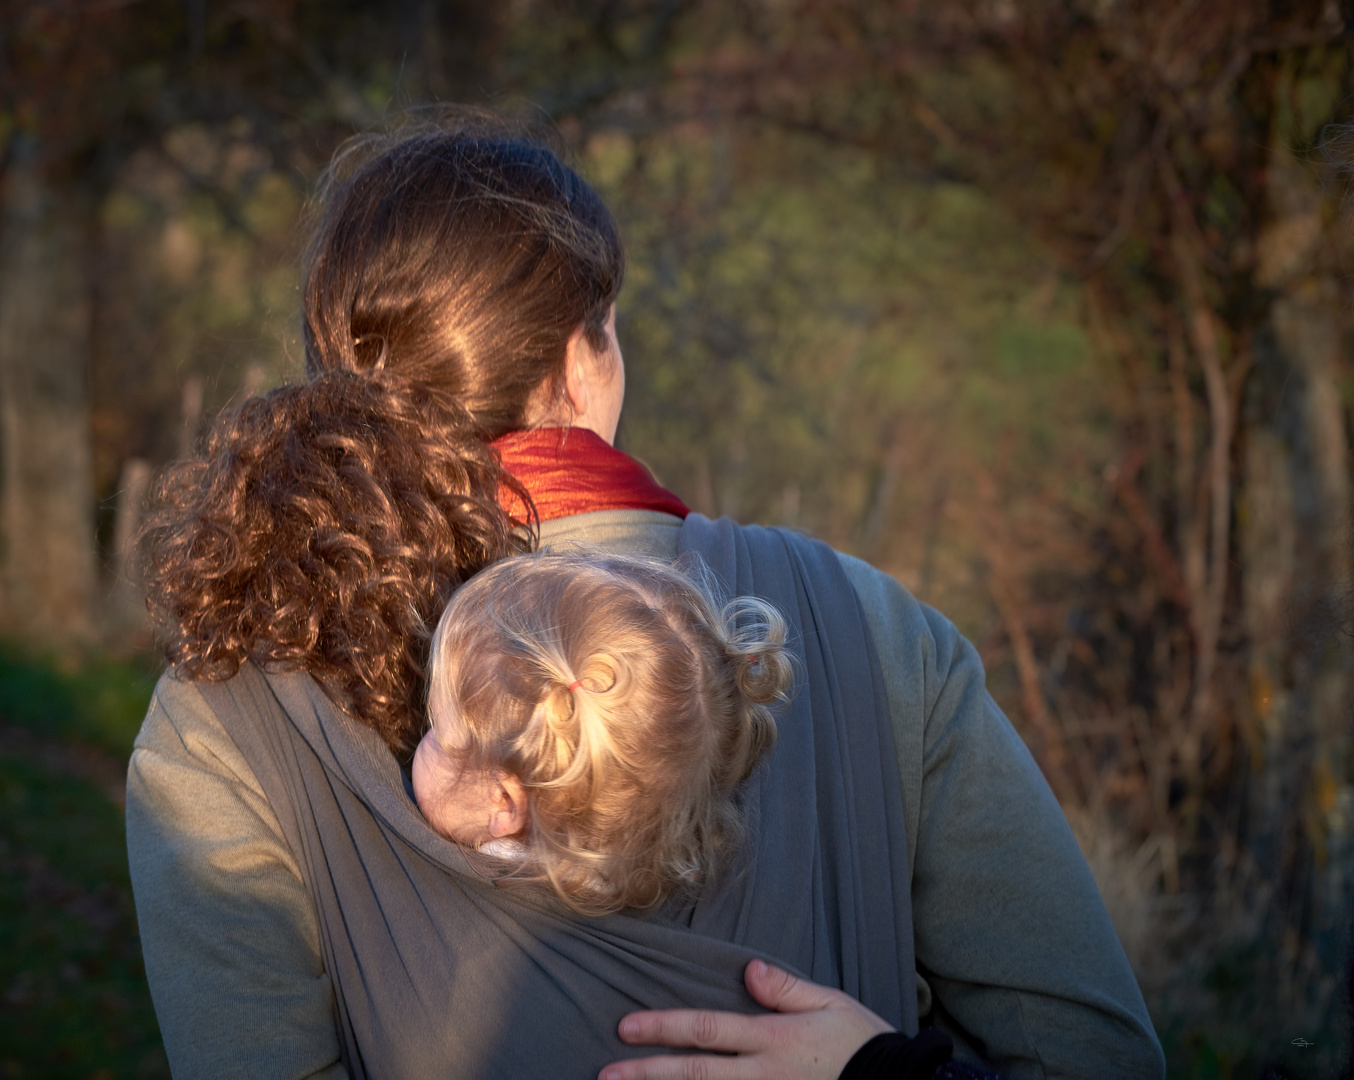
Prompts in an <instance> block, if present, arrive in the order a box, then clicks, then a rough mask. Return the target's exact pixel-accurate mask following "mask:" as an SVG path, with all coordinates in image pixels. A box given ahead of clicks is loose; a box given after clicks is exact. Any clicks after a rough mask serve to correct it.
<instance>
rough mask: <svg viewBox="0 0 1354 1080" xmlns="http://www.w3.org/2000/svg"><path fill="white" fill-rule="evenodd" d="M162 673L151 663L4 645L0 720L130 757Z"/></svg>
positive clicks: (1, 649)
mask: <svg viewBox="0 0 1354 1080" xmlns="http://www.w3.org/2000/svg"><path fill="white" fill-rule="evenodd" d="M158 671H159V669H158V667H157V666H154V665H153V664H152V663H151V662H150V661H149V660H146V659H138V660H121V659H117V658H115V657H111V656H106V655H103V654H100V653H94V652H91V653H87V654H84V655H77V656H73V657H61V656H58V655H55V654H48V653H40V652H34V651H32V650H28V649H25V648H23V647H22V646H20V645H17V644H15V643H13V642H6V641H0V720H3V721H4V722H5V723H7V724H16V725H19V726H21V727H25V728H28V729H29V730H31V731H33V732H34V733H36V734H38V735H41V736H43V737H44V738H48V739H57V740H74V741H77V742H82V743H85V744H87V745H90V746H95V747H98V748H99V749H101V750H106V751H108V752H109V753H113V754H121V755H123V756H124V757H125V756H126V755H128V754H130V753H131V752H132V740H133V739H135V738H136V733H137V731H138V730H139V729H140V727H141V721H142V719H143V718H144V717H145V715H146V706H147V704H148V703H149V702H150V695H151V691H152V690H154V688H155V680H156V677H157V675H158Z"/></svg>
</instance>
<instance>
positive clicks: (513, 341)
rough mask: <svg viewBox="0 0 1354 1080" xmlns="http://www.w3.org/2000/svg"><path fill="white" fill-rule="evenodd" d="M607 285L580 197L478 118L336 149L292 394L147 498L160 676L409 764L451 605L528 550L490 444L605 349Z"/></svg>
mask: <svg viewBox="0 0 1354 1080" xmlns="http://www.w3.org/2000/svg"><path fill="white" fill-rule="evenodd" d="M624 261H625V260H624V254H623V251H622V249H621V245H620V240H619V236H618V233H617V230H616V225H615V221H614V220H613V218H612V217H611V214H610V212H609V211H608V210H607V208H606V206H605V205H604V204H603V203H602V201H601V199H600V198H599V197H598V196H597V194H596V192H594V191H593V190H592V189H591V188H590V187H589V186H588V185H587V184H586V183H585V182H584V181H583V180H582V179H581V178H580V177H579V176H578V175H577V174H576V173H574V172H573V171H572V170H571V169H569V168H568V167H567V166H565V165H564V164H563V163H562V162H561V161H560V160H559V158H558V157H557V156H556V155H555V154H554V153H553V152H552V151H551V150H550V149H548V148H547V147H545V146H544V145H542V144H541V143H540V142H538V141H535V140H533V139H531V138H528V137H525V136H524V135H523V134H522V133H521V132H520V131H519V130H517V129H515V128H511V127H509V126H506V125H505V124H504V123H503V122H501V121H499V120H497V119H496V118H494V117H491V116H488V115H486V114H484V113H476V112H460V113H456V114H454V115H452V116H450V117H447V116H445V115H444V116H442V117H441V118H440V119H439V120H438V122H437V123H435V124H429V123H422V124H419V125H414V126H406V127H404V128H401V129H400V130H397V131H395V132H393V133H389V134H377V135H365V136H360V137H358V138H357V139H354V140H351V141H350V142H349V143H348V144H346V145H345V146H344V147H343V148H341V149H340V151H339V153H338V154H337V155H336V156H335V159H334V163H333V165H332V166H331V169H330V172H329V174H328V176H327V178H326V180H325V182H324V184H323V185H322V189H321V212H320V215H319V218H318V221H317V224H316V227H315V233H314V237H313V239H312V241H311V244H310V247H309V249H308V251H307V254H306V260H305V267H304V278H305V281H304V288H303V297H304V300H303V304H304V331H305V341H306V373H307V381H306V382H304V383H301V384H299V385H296V386H288V387H282V388H280V389H277V390H274V391H272V392H271V393H269V394H268V395H266V396H265V397H262V398H258V399H254V400H250V401H246V402H245V403H243V404H242V405H240V406H238V407H236V408H235V409H233V410H230V411H228V412H227V413H225V414H224V415H223V416H222V417H221V418H220V419H219V420H218V421H217V423H216V426H215V428H214V429H213V431H212V433H211V435H210V437H209V440H208V442H207V444H206V446H205V448H204V450H203V453H202V456H201V457H200V458H198V459H196V460H193V461H186V462H179V463H176V464H174V465H172V466H171V467H170V468H169V469H168V470H167V471H166V472H165V474H164V476H163V477H162V478H161V480H160V482H159V484H158V485H157V491H156V501H155V505H154V508H153V510H152V513H151V515H150V518H149V521H148V525H147V528H146V529H145V531H144V533H143V537H142V545H141V550H142V563H143V577H144V580H145V581H146V583H147V591H148V603H149V605H150V607H151V610H152V612H153V613H154V614H155V616H156V618H157V623H158V624H159V627H160V632H161V636H162V640H163V643H164V650H165V655H166V657H167V658H168V659H169V661H170V663H172V664H173V665H174V666H175V667H176V668H177V669H178V670H179V671H180V672H181V673H182V674H183V675H185V676H187V677H189V678H207V679H225V678H229V677H230V676H231V675H233V674H234V673H235V672H236V671H237V670H238V669H239V667H240V665H241V664H242V663H244V662H245V661H246V660H254V661H256V662H259V663H263V664H270V665H277V664H284V665H289V666H294V667H298V668H301V669H304V670H306V671H308V672H310V673H311V674H313V675H315V676H316V677H317V678H319V679H321V680H322V681H323V682H324V683H325V684H326V685H327V686H329V687H330V688H331V690H333V691H336V692H337V694H338V696H339V698H340V700H341V701H342V703H343V704H344V706H345V707H346V708H348V709H349V710H350V711H351V712H352V714H353V715H354V716H356V717H357V718H358V719H359V720H361V721H362V722H364V723H366V724H369V725H370V726H372V727H373V728H375V729H376V730H378V731H379V732H380V733H381V735H382V736H383V737H384V738H385V740H386V742H387V743H388V744H389V745H390V747H391V748H392V749H393V750H395V751H396V752H397V753H402V754H403V753H408V752H409V751H411V750H412V748H413V746H414V744H415V743H416V741H417V737H418V734H419V732H420V730H421V728H422V720H421V716H420V710H419V706H420V704H421V702H422V700H423V695H424V691H425V677H424V667H425V663H426V657H427V648H428V639H429V637H430V635H431V633H432V627H433V625H435V623H436V621H437V617H438V615H439V614H440V613H441V610H442V608H443V606H444V605H445V603H446V601H447V599H448V597H449V596H450V595H451V592H452V590H453V589H455V588H456V586H457V585H459V584H460V583H461V582H462V581H464V580H465V579H466V578H467V577H469V576H470V575H471V574H473V573H475V571H477V570H479V569H481V568H482V567H484V566H487V565H488V564H489V563H491V562H493V561H495V560H496V559H499V558H502V557H503V556H505V555H509V554H513V553H516V552H520V551H522V550H524V549H526V548H528V547H529V546H530V545H531V538H530V537H529V536H525V535H523V534H522V533H520V532H514V531H513V528H512V523H511V522H510V520H509V519H508V517H507V515H506V514H505V513H504V512H503V511H502V510H501V509H500V507H499V503H498V493H499V490H500V487H501V485H503V484H507V485H508V486H509V487H511V488H513V489H514V490H515V491H517V492H518V493H520V494H521V496H522V497H523V498H524V499H527V496H526V493H525V492H523V491H521V489H520V487H518V486H517V485H516V484H515V482H514V481H512V480H511V478H510V477H508V476H507V475H506V474H505V473H503V471H502V469H501V466H500V464H499V460H498V457H497V455H496V453H495V451H494V450H493V448H492V446H490V444H489V441H490V440H492V439H494V438H497V437H498V436H500V435H502V434H504V433H506V432H508V431H511V430H514V429H516V428H520V427H523V426H526V424H527V423H528V422H529V420H530V413H531V410H532V408H534V407H537V406H538V405H539V402H540V400H541V398H542V395H543V394H544V395H545V397H546V398H547V399H548V398H549V397H550V396H552V395H553V396H555V397H558V396H560V395H562V392H563V390H562V372H563V366H564V357H565V351H566V346H567V343H568V341H569V338H570V336H571V335H572V334H573V333H574V332H575V331H577V330H578V329H579V328H580V327H582V329H583V331H584V333H585V334H586V335H587V336H588V338H589V341H590V342H591V343H592V344H593V345H594V346H595V347H601V345H602V344H604V343H605V340H606V339H605V329H604V328H605V324H606V320H607V315H608V312H609V310H610V307H611V305H612V304H613V303H614V301H615V298H616V294H617V292H618V291H619V289H620V284H621V278H622V275H623V273H624ZM528 505H530V503H529V499H528Z"/></svg>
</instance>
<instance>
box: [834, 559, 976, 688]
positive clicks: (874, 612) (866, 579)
mask: <svg viewBox="0 0 1354 1080" xmlns="http://www.w3.org/2000/svg"><path fill="white" fill-rule="evenodd" d="M837 559H838V561H839V562H840V563H841V566H842V570H843V571H845V573H846V577H847V580H848V581H850V582H851V586H852V588H854V589H855V590H856V595H857V596H858V597H859V598H860V606H861V608H862V609H863V610H864V612H865V618H866V621H867V622H868V623H869V624H870V632H871V633H872V634H874V637H875V646H876V648H877V649H878V650H879V654H880V658H881V660H883V659H884V658H885V657H886V656H887V655H892V656H895V657H896V656H898V655H899V653H900V651H906V652H909V653H913V654H915V656H916V658H917V659H918V660H919V661H920V662H921V663H923V664H924V665H925V666H926V667H927V668H928V669H930V672H931V674H933V675H934V674H943V673H945V672H948V671H949V670H950V669H951V668H952V667H953V666H954V665H955V664H956V663H957V662H961V661H962V660H966V659H968V657H967V655H966V654H967V653H968V652H969V651H971V649H972V646H970V645H969V644H968V642H967V641H966V640H965V639H964V637H963V636H962V635H961V634H960V633H959V631H958V630H957V629H956V628H955V625H954V623H952V622H951V621H950V620H949V619H947V618H946V617H945V616H944V615H942V614H941V613H940V612H939V611H937V610H936V609H935V608H933V607H931V606H930V605H929V604H925V603H922V601H920V600H918V599H917V598H916V597H915V596H913V595H912V593H911V592H910V591H909V590H908V588H907V587H906V586H905V585H904V584H903V583H902V582H901V581H899V580H898V579H897V578H896V577H894V576H893V575H892V574H886V573H885V572H884V571H882V570H879V569H877V568H875V567H873V566H871V565H870V564H869V563H867V562H865V560H863V559H858V558H856V557H855V556H854V555H846V554H844V553H842V552H840V551H839V552H837ZM973 659H975V660H976V654H975V655H974V656H973Z"/></svg>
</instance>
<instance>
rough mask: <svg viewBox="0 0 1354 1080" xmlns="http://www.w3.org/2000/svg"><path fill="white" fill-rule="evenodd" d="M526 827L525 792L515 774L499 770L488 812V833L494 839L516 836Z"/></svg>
mask: <svg viewBox="0 0 1354 1080" xmlns="http://www.w3.org/2000/svg"><path fill="white" fill-rule="evenodd" d="M526 827H527V793H526V789H525V788H523V787H522V783H521V781H520V780H518V779H517V777H515V776H511V775H509V774H508V773H506V772H500V773H499V774H498V779H497V781H496V783H495V785H494V805H493V809H492V810H491V811H490V813H489V833H490V835H491V836H493V838H494V839H495V840H497V839H499V838H500V837H503V836H516V835H517V834H518V833H520V832H521V831H522V830H523V829H525V828H526Z"/></svg>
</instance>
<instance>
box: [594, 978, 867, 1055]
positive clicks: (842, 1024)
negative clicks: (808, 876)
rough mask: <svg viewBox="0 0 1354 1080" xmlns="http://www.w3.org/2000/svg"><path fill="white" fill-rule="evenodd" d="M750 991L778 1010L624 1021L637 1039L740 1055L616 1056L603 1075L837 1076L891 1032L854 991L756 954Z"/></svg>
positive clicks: (683, 1013) (624, 1030)
mask: <svg viewBox="0 0 1354 1080" xmlns="http://www.w3.org/2000/svg"><path fill="white" fill-rule="evenodd" d="M743 980H744V982H745V983H746V984H747V988H748V993H750V994H751V995H752V996H753V998H755V999H756V1000H757V1001H758V1002H759V1003H760V1004H762V1005H765V1006H766V1007H767V1008H768V1009H775V1010H776V1012H775V1014H773V1015H768V1016H744V1015H742V1014H741V1013H726V1012H713V1011H710V1010H708V1009H667V1010H664V1011H662V1012H636V1013H631V1014H630V1015H629V1016H626V1017H625V1018H623V1019H622V1020H621V1023H620V1028H619V1032H620V1036H621V1040H622V1041H623V1042H627V1043H629V1044H631V1045H632V1046H667V1047H681V1046H689V1047H699V1048H700V1049H702V1050H719V1051H723V1052H724V1053H728V1054H736V1055H737V1056H736V1057H712V1056H709V1055H704V1054H703V1055H700V1056H698V1057H678V1056H675V1055H671V1054H667V1055H663V1056H660V1057H647V1058H635V1059H631V1060H628V1061H617V1062H613V1063H612V1064H610V1065H608V1066H607V1067H606V1068H604V1069H603V1070H602V1072H601V1074H600V1075H599V1077H598V1080H762V1078H765V1080H772V1078H789V1080H837V1077H838V1075H839V1074H840V1073H841V1071H842V1069H843V1068H844V1067H845V1065H846V1063H847V1062H848V1061H849V1060H851V1055H852V1054H854V1053H855V1052H856V1051H857V1050H859V1049H860V1048H861V1047H862V1046H863V1045H864V1044H865V1043H866V1042H868V1041H869V1040H870V1039H872V1038H873V1037H874V1036H876V1035H878V1034H880V1033H881V1032H885V1031H892V1030H893V1028H892V1027H890V1026H889V1025H888V1024H887V1023H886V1022H885V1021H884V1020H882V1019H881V1018H880V1017H878V1016H876V1015H875V1014H874V1013H872V1012H871V1011H870V1010H869V1009H867V1008H866V1007H865V1006H864V1005H862V1004H861V1003H860V1002H859V1001H857V1000H856V999H855V998H853V997H850V996H848V995H847V994H844V993H842V992H841V991H840V990H829V989H828V988H827V987H825V986H818V985H817V984H816V983H811V982H806V981H805V980H803V979H797V978H795V977H794V976H793V975H791V974H790V973H789V972H787V971H782V970H781V969H780V968H778V967H772V966H771V965H770V964H766V963H763V962H762V961H761V960H753V961H752V962H751V963H749V964H748V966H747V968H746V969H745V970H744V972H743Z"/></svg>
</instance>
